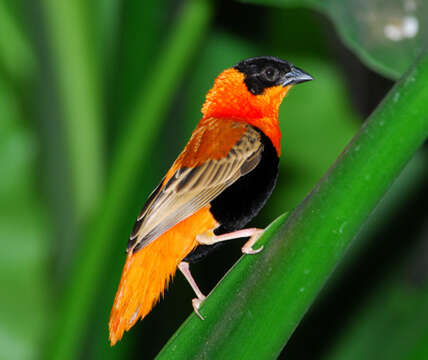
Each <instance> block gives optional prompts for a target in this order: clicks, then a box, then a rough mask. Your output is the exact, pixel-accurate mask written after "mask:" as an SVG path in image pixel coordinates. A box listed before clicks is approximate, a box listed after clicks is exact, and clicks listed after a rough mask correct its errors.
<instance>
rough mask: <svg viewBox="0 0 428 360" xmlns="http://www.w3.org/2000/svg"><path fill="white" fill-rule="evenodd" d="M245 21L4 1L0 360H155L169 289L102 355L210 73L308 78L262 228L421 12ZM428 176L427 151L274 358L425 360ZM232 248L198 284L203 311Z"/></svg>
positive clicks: (173, 319) (217, 13)
mask: <svg viewBox="0 0 428 360" xmlns="http://www.w3.org/2000/svg"><path fill="white" fill-rule="evenodd" d="M253 2H254V3H244V2H237V1H217V2H214V1H211V2H210V1H208V0H188V1H171V0H157V1H139V0H104V1H92V2H89V1H84V0H74V1H69V2H65V1H64V2H63V1H58V0H44V1H40V2H33V1H30V0H27V1H25V0H23V1H15V0H0V169H1V174H2V175H3V176H1V177H0V200H1V205H2V206H1V208H0V214H1V217H0V244H1V247H2V251H1V252H0V257H1V260H0V279H1V284H2V289H3V290H2V292H1V294H2V296H1V297H0V349H1V351H0V358H1V359H12V360H13V359H38V358H42V359H45V358H51V359H62V358H70V359H74V358H83V359H87V358H88V359H89V358H91V359H92V358H93V359H98V358H103V359H113V358H122V359H126V358H130V359H133V358H144V359H146V358H147V359H150V358H153V357H154V356H155V355H156V354H157V353H158V352H159V350H160V349H161V348H162V346H163V345H164V344H165V342H166V341H167V340H168V338H169V337H170V336H171V335H172V334H173V333H174V331H175V330H176V329H177V328H178V326H179V325H180V324H181V323H182V322H183V320H184V319H185V318H186V317H187V315H188V314H189V313H190V312H191V311H192V307H191V299H192V297H193V294H192V292H191V289H190V288H189V287H188V285H187V284H186V283H185V281H184V280H183V278H182V277H181V275H178V276H177V277H176V279H175V281H174V283H173V285H172V286H171V288H170V290H169V291H168V292H167V294H166V297H165V299H164V300H163V301H162V302H161V303H160V304H159V305H158V306H157V307H156V308H155V309H154V310H153V312H152V313H151V314H150V315H149V316H148V317H147V318H146V319H145V320H144V321H143V322H140V323H138V324H137V325H136V326H135V327H134V328H133V329H132V331H131V332H130V333H127V334H125V337H124V339H123V340H122V341H121V342H120V343H118V345H116V346H115V347H114V348H110V347H109V345H108V333H107V323H108V317H109V312H110V307H111V305H112V301H113V298H114V293H115V291H116V288H117V285H118V282H119V279H120V273H121V267H122V266H123V263H124V260H125V247H126V243H127V238H128V235H129V232H130V229H131V227H132V225H133V222H134V220H135V218H136V215H137V214H138V212H139V209H140V207H141V206H142V205H143V203H144V201H145V199H146V197H147V196H148V194H149V193H150V192H151V190H152V189H153V188H154V187H155V186H156V184H157V183H158V182H159V181H160V179H161V178H162V176H163V174H164V173H165V172H166V170H167V169H168V167H169V166H170V164H171V163H172V161H173V160H174V159H175V157H176V155H177V154H178V153H179V151H180V150H181V148H182V147H183V145H184V144H185V142H186V141H187V139H188V137H189V135H190V132H191V131H192V129H193V128H194V127H195V125H196V123H197V121H198V120H199V118H200V116H201V113H200V108H201V105H202V103H203V100H204V95H205V93H206V91H207V90H208V89H209V88H210V87H211V85H212V82H213V80H214V78H215V77H216V76H217V75H218V74H219V72H221V71H222V70H223V69H225V68H227V67H230V66H232V65H234V64H235V63H237V62H238V61H240V60H242V59H244V58H246V57H251V56H258V55H274V56H278V57H281V58H284V59H286V60H288V61H291V62H293V63H295V64H296V65H298V66H299V67H302V68H303V69H304V70H306V71H308V72H309V73H311V74H312V75H313V76H314V78H315V81H313V82H311V83H309V84H305V85H303V86H301V87H300V86H299V87H298V88H296V89H293V90H292V91H291V93H290V94H289V96H288V97H287V98H286V100H285V101H284V104H283V105H282V107H281V111H280V122H281V128H282V131H283V144H282V146H283V158H282V160H281V168H280V177H279V182H278V185H277V187H276V190H275V192H274V194H273V196H272V198H271V199H270V200H269V202H268V204H267V205H266V207H265V209H264V210H263V211H262V213H261V214H260V215H259V216H258V217H257V219H256V220H254V222H253V224H254V225H256V226H259V227H265V226H266V225H267V224H269V223H270V222H271V221H272V220H273V219H275V218H276V217H277V216H278V215H279V214H281V213H283V212H284V211H287V210H290V209H293V208H294V207H295V206H296V205H297V204H298V203H299V202H301V201H302V200H303V198H304V197H305V195H306V194H307V193H308V192H309V191H310V190H311V189H312V187H313V186H314V185H315V184H316V183H317V181H318V180H319V179H320V178H321V176H322V175H323V174H324V173H325V171H326V170H327V169H328V167H329V166H330V165H331V164H332V163H333V162H334V160H335V159H336V157H337V156H338V155H339V154H340V152H341V150H342V149H343V148H344V146H345V145H346V144H347V142H348V141H349V140H350V139H351V138H352V136H353V135H354V134H355V132H356V130H357V129H358V128H359V126H360V125H361V124H362V122H363V120H364V119H365V118H366V117H367V116H368V115H369V114H370V113H371V112H372V110H373V109H374V108H375V107H376V105H377V104H378V103H379V102H380V101H381V99H382V98H383V96H384V95H385V94H386V92H387V91H388V90H389V89H390V88H391V86H392V85H393V83H394V80H396V79H397V78H398V77H400V76H401V74H403V72H404V71H405V70H406V69H407V68H408V67H409V66H410V65H411V63H412V62H413V61H414V59H415V58H416V56H417V54H418V53H419V52H420V51H421V49H422V48H423V47H424V46H426V44H427V40H426V39H427V38H428V35H427V34H428V32H427V31H428V30H427V29H428V27H427V26H426V25H427V24H425V23H423V22H422V21H418V18H419V19H423V18H424V16H425V20H426V19H428V5H427V4H424V3H423V2H422V0H420V1H417V0H407V1H404V2H402V1H398V0H394V1H380V0H376V1H369V0H360V1H357V0H346V1H338V0H337V1H335V0H329V1H325V2H322V1H317V0H305V1H291V0H282V1H281V0H277V1H275V0H269V1H265V3H266V4H263V3H264V1H261V0H260V1H253ZM415 19H416V20H415ZM415 21H416V22H415ZM415 24H417V26H416V25H415ZM391 29H392V30H391ZM415 29H416V30H415ZM394 31H395V32H394ZM397 34H398V35H397ZM427 164H428V162H427V147H426V146H425V147H424V148H423V149H421V151H420V152H419V153H418V154H416V156H415V157H414V158H413V160H412V161H411V162H410V163H409V165H408V166H407V167H406V169H405V170H404V172H403V173H402V175H401V176H400V178H399V179H398V180H397V181H396V183H395V184H394V185H393V187H392V188H391V190H390V191H389V193H388V194H387V197H386V198H385V199H384V201H383V202H382V203H381V204H380V205H379V207H378V208H377V210H376V211H375V213H374V214H373V216H372V217H371V219H370V221H369V222H368V224H367V225H366V227H365V228H364V230H363V231H362V232H361V233H360V235H359V236H358V238H357V239H356V240H355V241H354V245H353V247H352V248H351V249H350V250H349V251H348V256H347V257H346V259H345V261H343V262H342V263H341V264H340V266H339V267H338V269H337V271H336V272H335V274H334V276H333V277H332V278H331V279H330V281H329V283H328V285H327V287H326V289H325V290H324V291H323V293H322V294H321V296H320V297H319V299H318V301H317V302H316V303H315V304H314V306H313V307H312V308H311V310H310V311H309V313H308V314H307V315H306V316H305V318H304V320H303V322H302V323H301V324H300V326H299V327H298V329H297V330H296V332H295V333H294V335H293V337H292V338H291V340H290V341H289V343H288V344H287V345H286V347H285V348H284V350H283V353H282V355H281V357H284V358H287V359H319V358H326V359H379V358H380V359H423V358H425V359H426V358H427V357H424V356H425V355H427V354H428V335H427V334H428V288H427V274H428V270H427V269H428V201H427V200H428V195H427V191H428V186H427V181H426V180H427V175H428V174H427V170H428V169H427ZM343 201H346V199H343ZM240 246H241V242H240V241H237V242H236V243H235V244H227V246H226V245H225V246H223V247H221V248H220V249H219V250H218V251H217V252H215V253H214V254H213V255H212V256H210V257H209V258H207V259H206V260H204V261H203V262H201V263H198V264H196V265H195V266H194V267H193V269H194V270H193V272H194V275H195V277H196V279H197V280H198V282H199V285H200V287H201V288H202V289H203V291H204V292H206V293H208V292H209V291H210V289H212V287H213V286H214V285H215V284H216V283H217V282H218V281H219V279H220V278H221V277H222V275H223V274H224V273H225V272H226V270H227V269H228V268H229V267H230V266H231V265H232V264H233V263H234V262H235V261H236V260H237V259H238V258H239V256H240ZM284 281H286V279H284ZM272 296H274V294H272ZM248 336H249V338H251V334H248ZM427 356H428V355H427Z"/></svg>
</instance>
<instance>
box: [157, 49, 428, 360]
mask: <svg viewBox="0 0 428 360" xmlns="http://www.w3.org/2000/svg"><path fill="white" fill-rule="evenodd" d="M315 75H316V74H315ZM427 81H428V55H427V54H425V56H423V57H422V58H420V59H419V61H418V62H417V64H416V65H415V66H414V67H413V68H412V70H411V71H410V72H409V73H408V74H407V76H406V77H405V78H404V79H403V80H402V81H400V82H399V83H398V84H397V85H396V86H395V87H394V88H393V90H391V92H390V93H389V94H388V96H387V97H386V98H385V100H384V101H383V102H382V104H381V105H380V106H379V107H378V109H377V110H376V111H375V112H374V113H373V114H372V116H371V117H370V118H369V120H368V121H367V122H366V123H365V124H364V125H363V127H362V128H361V129H360V131H359V132H358V134H357V135H356V136H355V138H354V139H353V141H352V142H351V143H350V145H349V146H348V147H347V148H346V149H345V151H344V153H343V154H342V155H341V156H340V158H339V159H338V160H337V161H336V163H335V164H334V165H333V167H332V168H331V169H330V170H329V171H328V173H327V174H326V175H325V176H324V178H323V179H322V180H321V181H320V182H319V184H318V185H317V186H316V187H315V189H314V190H313V191H312V192H311V194H310V195H309V196H308V197H307V198H306V199H305V200H304V201H303V203H302V204H300V205H299V206H298V207H297V208H296V209H295V210H294V211H293V212H292V213H291V214H290V216H289V217H288V218H287V219H286V220H285V221H284V219H280V220H278V221H277V222H275V223H274V224H273V229H272V230H271V231H268V232H267V233H266V234H265V235H264V236H263V237H262V238H261V240H260V243H264V244H265V249H264V250H263V252H262V253H260V254H259V255H255V256H244V257H243V258H242V259H241V260H240V261H239V262H238V263H237V264H236V265H235V266H234V268H233V269H232V270H231V271H230V272H229V274H228V275H227V276H226V277H225V278H224V279H223V280H222V281H221V282H220V283H219V285H218V286H217V287H216V289H215V290H214V291H213V293H212V294H211V295H210V296H209V297H208V299H207V300H206V302H205V303H204V305H203V306H202V307H201V313H202V315H203V316H205V318H206V319H205V321H201V320H200V319H199V318H197V317H196V316H195V315H194V314H192V315H191V316H190V317H189V319H188V320H187V321H186V322H185V323H184V324H183V326H182V327H181V328H180V329H179V330H178V331H177V333H176V334H175V335H174V336H173V337H172V338H171V340H170V341H169V342H168V344H167V345H166V346H165V347H164V349H163V350H162V352H161V353H160V354H159V356H158V358H159V359H171V358H174V359H201V358H204V359H273V358H275V357H276V356H278V354H279V352H280V351H281V349H282V348H283V346H284V345H285V343H286V342H287V340H288V339H289V337H290V336H291V334H292V333H293V331H294V329H295V328H296V326H297V325H298V323H299V322H300V320H301V319H302V317H303V315H304V313H305V312H306V310H307V309H308V307H309V306H310V305H311V303H312V302H313V300H314V299H315V297H316V295H317V294H318V292H319V291H320V289H321V288H322V286H323V285H324V283H325V282H326V280H327V278H328V276H329V275H330V273H331V272H332V271H333V269H334V267H335V266H336V265H337V263H338V262H339V260H340V259H341V258H342V256H343V254H344V252H345V250H346V248H347V247H348V245H349V243H350V242H351V240H352V239H353V237H354V236H355V235H356V233H357V232H358V230H359V229H360V227H361V225H362V224H363V223H364V222H365V220H366V219H367V217H368V216H369V215H370V213H371V211H372V210H373V209H374V207H375V206H376V204H377V203H378V202H379V200H380V199H381V198H382V196H383V195H384V193H385V192H386V190H387V189H388V187H389V186H390V185H391V183H392V182H393V181H394V179H395V178H396V177H397V175H398V174H399V173H400V171H401V169H402V168H403V166H404V165H405V164H406V162H407V161H408V160H409V159H410V158H411V157H412V155H413V154H414V152H415V151H416V150H417V149H418V147H419V146H420V145H421V144H422V142H423V141H424V140H425V139H426V138H427V136H428V103H427V101H426V99H427V96H428V90H427V87H426V83H427ZM283 106H287V105H286V104H284V105H283ZM320 136H322V134H321V135H320Z"/></svg>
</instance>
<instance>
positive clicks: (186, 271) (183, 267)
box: [178, 261, 206, 320]
mask: <svg viewBox="0 0 428 360" xmlns="http://www.w3.org/2000/svg"><path fill="white" fill-rule="evenodd" d="M178 268H179V269H180V271H181V273H182V274H183V275H184V277H185V278H186V280H187V281H188V283H189V284H190V286H191V287H192V289H193V291H194V292H195V294H196V296H197V298H194V299H193V300H192V306H193V310H194V311H195V313H196V315H198V316H199V317H200V318H201V319H202V320H204V317H203V316H202V315H201V314H200V312H199V307H200V306H201V304H202V302H203V301H204V300H205V298H206V296H205V295H204V294H202V291H201V290H200V289H199V287H198V285H197V284H196V281H195V279H194V278H193V276H192V273H191V272H190V268H189V263H188V262H185V261H182V262H181V263H180V264H178Z"/></svg>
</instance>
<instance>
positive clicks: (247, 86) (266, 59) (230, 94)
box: [202, 56, 312, 120]
mask: <svg viewBox="0 0 428 360" xmlns="http://www.w3.org/2000/svg"><path fill="white" fill-rule="evenodd" d="M310 80H312V76H311V75H309V74H308V73H306V72H304V71H303V70H301V69H299V68H298V67H296V66H294V65H293V64H291V63H289V62H288V61H284V60H281V59H279V58H276V57H273V56H260V57H255V58H250V59H246V60H243V61H241V62H240V63H238V64H237V65H235V66H234V67H233V68H230V69H226V70H225V71H223V72H222V73H221V74H220V75H219V76H218V77H217V78H216V80H215V82H214V86H213V87H212V88H211V90H210V91H209V92H208V94H207V96H206V101H205V103H204V106H203V107H202V113H203V114H204V116H205V117H217V118H232V119H236V120H250V119H262V118H269V119H274V120H277V118H278V110H279V105H280V104H281V102H282V100H283V99H284V97H285V95H286V94H287V92H288V91H289V90H290V88H291V87H292V86H294V85H296V84H300V83H302V82H305V81H310Z"/></svg>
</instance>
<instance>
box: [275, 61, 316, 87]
mask: <svg viewBox="0 0 428 360" xmlns="http://www.w3.org/2000/svg"><path fill="white" fill-rule="evenodd" d="M313 79H314V78H313V77H312V76H311V75H309V74H308V73H307V72H304V71H303V70H302V69H299V68H298V67H296V66H292V67H291V71H289V72H288V73H287V75H286V76H285V80H284V82H283V83H282V86H287V85H296V84H300V83H302V82H305V81H311V80H313Z"/></svg>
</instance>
